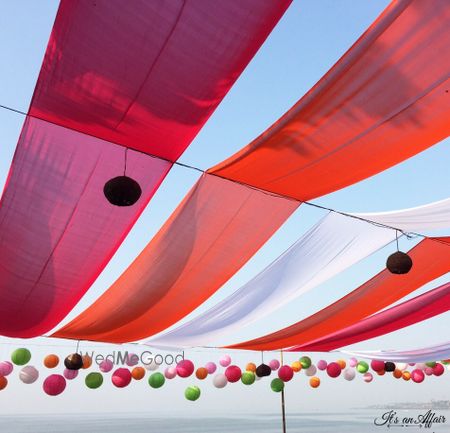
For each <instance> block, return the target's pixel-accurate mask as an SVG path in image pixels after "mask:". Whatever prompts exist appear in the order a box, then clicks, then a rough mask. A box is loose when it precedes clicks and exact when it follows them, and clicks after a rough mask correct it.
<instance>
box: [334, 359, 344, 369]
mask: <svg viewBox="0 0 450 433" xmlns="http://www.w3.org/2000/svg"><path fill="white" fill-rule="evenodd" d="M336 362H337V363H338V364H339V367H341V370H343V369H344V368H345V367H347V363H346V362H345V360H343V359H338V360H337V361H336Z"/></svg>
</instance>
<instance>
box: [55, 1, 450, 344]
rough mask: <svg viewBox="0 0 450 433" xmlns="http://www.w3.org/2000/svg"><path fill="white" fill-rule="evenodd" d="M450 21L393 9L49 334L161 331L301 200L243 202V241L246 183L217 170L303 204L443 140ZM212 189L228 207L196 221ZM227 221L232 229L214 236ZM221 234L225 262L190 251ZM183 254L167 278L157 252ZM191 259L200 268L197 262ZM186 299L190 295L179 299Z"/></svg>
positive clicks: (442, 6)
mask: <svg viewBox="0 0 450 433" xmlns="http://www.w3.org/2000/svg"><path fill="white" fill-rule="evenodd" d="M449 20H450V5H448V4H446V3H439V4H438V5H437V6H436V5H433V4H431V3H430V2H421V1H419V0H401V1H399V2H395V3H394V4H393V5H391V6H389V7H388V8H387V10H386V11H385V12H384V13H383V14H382V15H381V16H380V18H378V19H377V20H376V21H375V23H374V24H373V25H372V26H371V27H370V28H369V30H368V31H367V32H366V33H365V34H364V35H363V36H362V37H361V38H360V39H359V40H358V41H357V43H356V44H355V45H354V46H353V47H352V48H351V49H350V50H349V51H348V52H347V53H346V54H345V55H344V56H343V57H342V59H341V60H340V61H339V62H338V63H337V64H336V65H335V66H334V67H333V68H332V69H331V71H330V72H329V73H328V74H327V75H326V76H325V77H324V78H323V79H322V80H321V81H320V82H319V84H318V85H316V86H315V87H314V88H313V89H312V90H311V91H310V92H308V93H307V95H306V96H305V97H304V98H302V99H301V100H300V101H299V103H298V104H297V105H295V106H294V108H293V109H292V110H290V111H289V112H288V113H286V115H285V116H284V117H283V118H282V119H281V120H280V121H279V122H277V123H276V124H275V125H273V126H272V127H271V128H269V129H268V131H267V132H265V133H263V134H262V135H261V136H260V137H259V138H258V139H257V140H256V141H254V142H253V143H251V144H250V145H249V146H248V147H246V148H245V149H244V150H243V151H242V152H241V153H239V154H238V155H237V156H235V157H233V158H231V159H230V160H228V161H226V162H225V163H224V164H221V165H220V166H218V167H216V168H214V169H212V170H210V171H209V173H210V174H209V175H207V176H205V177H203V178H202V180H201V181H200V183H199V184H198V185H197V186H196V187H195V189H194V190H197V192H196V193H193V192H191V194H190V195H189V196H188V197H187V198H186V200H185V201H184V202H183V204H182V205H181V206H180V207H179V208H178V209H177V210H176V211H175V213H174V214H173V216H172V217H171V219H170V220H169V222H168V223H167V224H165V225H164V227H163V228H162V229H161V231H160V232H159V233H158V234H157V235H156V237H155V238H154V240H153V241H151V242H150V243H149V244H148V245H147V247H146V248H145V249H144V251H143V252H142V253H141V254H140V256H139V257H138V259H137V260H135V261H134V262H133V263H132V264H131V266H130V267H129V268H128V269H127V270H126V271H125V272H124V274H123V275H122V276H121V277H120V278H119V279H118V280H117V281H116V282H115V283H114V284H113V285H112V286H111V287H110V288H109V289H108V290H107V291H106V292H105V293H104V294H103V295H102V296H101V297H100V298H99V299H98V300H97V301H96V302H95V303H94V304H93V305H92V306H90V307H89V308H88V309H87V310H86V311H85V312H83V313H81V314H80V315H79V316H78V317H76V318H75V319H74V320H72V321H71V322H70V323H69V324H68V325H67V326H65V327H63V328H62V329H61V330H59V331H57V332H56V333H55V334H54V336H56V337H64V338H74V339H95V340H99V341H109V342H125V341H132V340H138V339H142V338H145V337H148V336H151V335H153V334H155V333H156V332H160V331H162V330H163V329H165V327H168V326H170V325H172V324H174V323H176V321H178V320H180V319H181V318H183V317H184V316H185V315H186V314H188V313H190V312H192V311H193V309H195V308H196V307H197V306H198V305H200V303H201V302H203V301H204V300H205V299H207V298H208V296H211V295H212V294H213V293H214V292H215V291H217V290H218V289H219V288H220V286H221V285H222V284H223V283H225V282H226V281H227V280H228V279H229V278H230V277H231V276H232V275H233V274H234V273H236V272H237V271H238V270H239V269H240V268H241V267H242V266H243V265H244V264H245V263H246V262H247V260H248V259H249V258H250V257H251V256H252V255H253V254H254V253H255V252H256V251H257V250H258V248H260V247H261V246H262V245H263V244H264V242H266V241H267V239H268V238H269V237H270V236H271V235H272V234H273V233H274V231H275V230H276V229H277V228H278V227H279V226H280V225H281V224H282V223H283V222H284V221H285V219H286V218H287V217H288V216H289V215H290V214H291V213H292V212H293V211H294V210H295V208H296V205H293V204H292V202H289V201H288V200H285V202H286V203H284V204H281V202H280V200H282V199H280V198H277V197H273V196H270V195H268V196H266V199H265V200H264V201H263V204H262V202H261V200H260V199H258V200H253V201H247V202H246V203H245V213H246V215H248V216H249V217H250V218H253V221H252V224H253V229H254V230H255V231H256V232H257V233H256V234H255V235H254V236H250V237H249V238H248V239H247V237H246V236H244V235H243V234H245V233H246V228H245V227H246V224H248V223H249V222H248V221H247V222H244V221H242V220H239V224H236V223H235V219H234V213H233V214H232V215H231V216H230V215H229V214H228V210H227V207H228V206H231V209H236V206H241V205H242V204H243V201H242V197H244V196H246V194H247V193H246V192H244V190H245V189H246V188H247V187H245V186H242V185H239V184H237V185H238V186H236V187H231V186H229V187H223V186H222V185H224V184H223V183H221V184H219V183H217V182H213V181H212V180H210V179H209V177H211V175H213V176H214V177H216V178H217V176H220V177H226V178H229V179H231V180H233V181H238V182H244V183H248V184H250V185H252V186H255V187H258V188H262V189H266V190H270V191H274V192H276V193H279V194H282V195H288V196H290V197H294V198H296V199H300V200H303V199H306V198H313V197H317V196H319V195H322V194H326V193H329V192H332V191H335V190H337V189H339V188H342V187H344V186H347V185H350V184H352V183H354V182H357V181H360V180H362V179H365V178H367V177H369V176H372V175H373V174H375V173H378V172H380V171H382V170H384V169H386V168H388V167H391V166H392V165H394V164H397V163H399V162H401V161H403V160H404V159H406V158H408V157H410V156H412V155H414V154H416V153H418V152H420V151H422V150H424V149H426V148H427V147H429V146H431V145H433V144H434V143H436V142H437V141H439V140H441V139H442V138H444V137H446V136H447V135H448V133H449V131H450V126H449V124H448V121H447V120H448V116H449V114H450V106H449V104H448V97H447V96H446V93H445V92H444V89H445V83H446V80H447V79H448V76H449V72H448V71H449V69H450V68H449V66H450V57H446V56H444V57H441V56H436V55H435V54H434V53H435V52H436V51H438V50H442V52H445V50H446V49H448V46H450V44H449V42H450V34H449V32H448V31H447V29H448V24H449V22H450V21H449ZM412 29H414V32H412ZM405 41H407V42H405ZM424 47H426V48H427V49H424ZM430 65H433V67H430ZM280 170H281V172H280ZM297 174H299V175H297ZM278 179H279V181H278ZM224 182H227V181H226V180H224ZM235 185H236V184H235ZM205 188H207V189H208V191H209V192H208V195H209V196H210V197H212V196H214V203H216V202H217V203H221V204H222V205H221V207H220V208H219V207H217V208H215V209H214V211H211V212H208V213H205V214H203V215H202V218H198V217H197V218H190V217H189V216H190V214H192V212H193V211H192V209H195V207H196V206H198V207H199V208H202V207H203V202H202V200H201V197H202V196H203V193H202V191H203V190H204V189H205ZM224 191H227V192H224ZM199 194H200V197H199ZM258 194H260V195H258V197H262V195H261V194H262V193H258ZM196 200H198V203H195V201H196ZM229 203H233V206H232V205H230V204H229ZM271 203H273V204H271ZM272 206H273V208H274V209H275V208H278V209H279V210H278V212H279V213H278V214H276V218H273V221H271V222H265V221H263V220H264V219H269V217H268V216H267V215H266V214H265V213H264V212H261V210H262V209H269V208H271V207H272ZM211 209H212V207H211ZM194 213H195V211H194ZM271 215H273V213H271ZM216 220H219V221H220V224H218V223H217V221H216ZM177 221H185V224H183V225H181V224H178V223H177ZM220 226H223V227H226V228H227V230H226V231H225V232H223V233H222V232H220V233H217V231H216V228H217V227H220ZM166 238H171V239H177V240H179V242H178V243H177V251H174V250H173V249H171V248H167V249H163V248H161V245H160V239H166ZM255 238H257V242H255ZM217 239H219V240H220V242H221V243H222V245H223V248H224V249H225V252H224V253H223V254H224V256H223V257H226V258H227V260H229V261H230V263H229V264H227V265H225V264H224V263H221V262H219V261H214V260H203V255H200V257H198V256H197V255H196V254H197V252H196V251H197V250H195V249H192V245H194V246H195V245H197V244H200V245H201V246H202V247H201V249H200V250H199V251H208V250H210V249H211V248H214V247H215V246H216V245H217V244H218V242H217ZM163 245H165V243H163ZM178 250H181V251H183V254H185V255H186V259H185V260H184V263H183V264H181V265H179V266H178V269H177V271H176V272H175V273H174V275H175V276H176V277H175V278H171V279H170V281H168V282H167V281H166V274H167V272H168V271H167V269H164V270H162V271H161V274H159V275H156V274H155V271H156V270H157V269H158V268H157V267H155V266H154V265H153V264H154V263H155V261H156V262H159V261H161V260H162V258H164V260H166V261H167V263H170V262H172V261H173V262H175V263H177V258H178V256H179V255H180V252H179V251H178ZM212 257H213V256H212ZM199 259H201V260H199ZM193 262H195V263H196V266H191V265H190V264H191V263H193ZM203 275H210V276H211V278H209V279H208V280H207V281H206V280H205V283H204V284H203V285H197V286H195V288H192V286H191V285H190V284H186V281H187V279H188V280H189V281H201V280H202V278H203ZM131 281H132V282H133V284H132V285H131V284H130V282H131ZM160 281H164V285H161V284H160ZM152 294H153V295H152ZM146 296H147V297H148V299H150V300H151V301H147V300H146ZM186 298H188V299H189V302H187V303H185V302H184V301H178V300H179V299H180V300H181V299H183V300H184V299H186ZM170 301H172V304H171V305H170V314H168V313H167V311H168V303H169V302H170ZM160 318H162V319H160ZM291 345H292V344H291Z"/></svg>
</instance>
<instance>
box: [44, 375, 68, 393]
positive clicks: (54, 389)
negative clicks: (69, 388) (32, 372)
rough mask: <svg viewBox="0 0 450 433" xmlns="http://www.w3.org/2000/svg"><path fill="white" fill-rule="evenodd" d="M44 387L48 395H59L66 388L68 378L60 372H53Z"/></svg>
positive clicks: (45, 381)
mask: <svg viewBox="0 0 450 433" xmlns="http://www.w3.org/2000/svg"><path fill="white" fill-rule="evenodd" d="M42 388H43V389H44V392H45V393H46V394H47V395H51V396H55V395H59V394H61V393H62V392H63V391H64V390H65V389H66V379H64V377H63V376H61V375H60V374H51V375H50V376H48V377H47V378H46V379H45V380H44V383H43V384H42Z"/></svg>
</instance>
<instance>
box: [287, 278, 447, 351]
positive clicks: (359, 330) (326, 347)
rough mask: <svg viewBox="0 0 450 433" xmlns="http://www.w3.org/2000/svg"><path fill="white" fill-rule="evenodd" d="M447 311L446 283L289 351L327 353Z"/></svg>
mask: <svg viewBox="0 0 450 433" xmlns="http://www.w3.org/2000/svg"><path fill="white" fill-rule="evenodd" d="M449 309H450V283H446V284H444V285H442V286H440V287H438V288H436V289H433V290H430V291H429V292H426V293H424V294H422V295H420V296H417V297H415V298H412V299H410V300H408V301H406V302H403V303H401V304H399V305H396V306H395V307H391V308H389V309H387V310H384V311H382V312H381V313H377V314H374V315H373V316H370V317H368V318H366V319H363V320H361V321H359V322H357V323H355V324H354V325H351V326H348V327H346V328H343V329H341V330H339V331H336V332H334V333H332V334H329V335H327V336H325V337H323V338H319V339H317V340H314V341H312V342H310V343H306V344H302V345H300V346H295V347H292V348H291V349H289V351H310V352H329V351H331V350H333V349H338V348H340V347H343V346H348V345H350V344H354V343H358V342H359V341H364V340H368V339H370V338H375V337H379V336H380V335H385V334H388V333H390V332H394V331H397V330H398V329H402V328H405V327H406V326H411V325H414V324H415V323H418V322H422V321H424V320H426V319H429V318H431V317H434V316H437V315H439V314H442V313H445V312H446V311H448V310H449Z"/></svg>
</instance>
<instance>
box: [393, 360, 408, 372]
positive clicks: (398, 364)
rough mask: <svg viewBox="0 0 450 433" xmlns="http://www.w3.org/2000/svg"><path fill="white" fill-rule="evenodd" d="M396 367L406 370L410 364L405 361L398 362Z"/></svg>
mask: <svg viewBox="0 0 450 433" xmlns="http://www.w3.org/2000/svg"><path fill="white" fill-rule="evenodd" d="M395 367H396V368H398V369H399V370H400V371H405V370H406V369H407V368H408V364H406V363H405V362H396V363H395Z"/></svg>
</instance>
